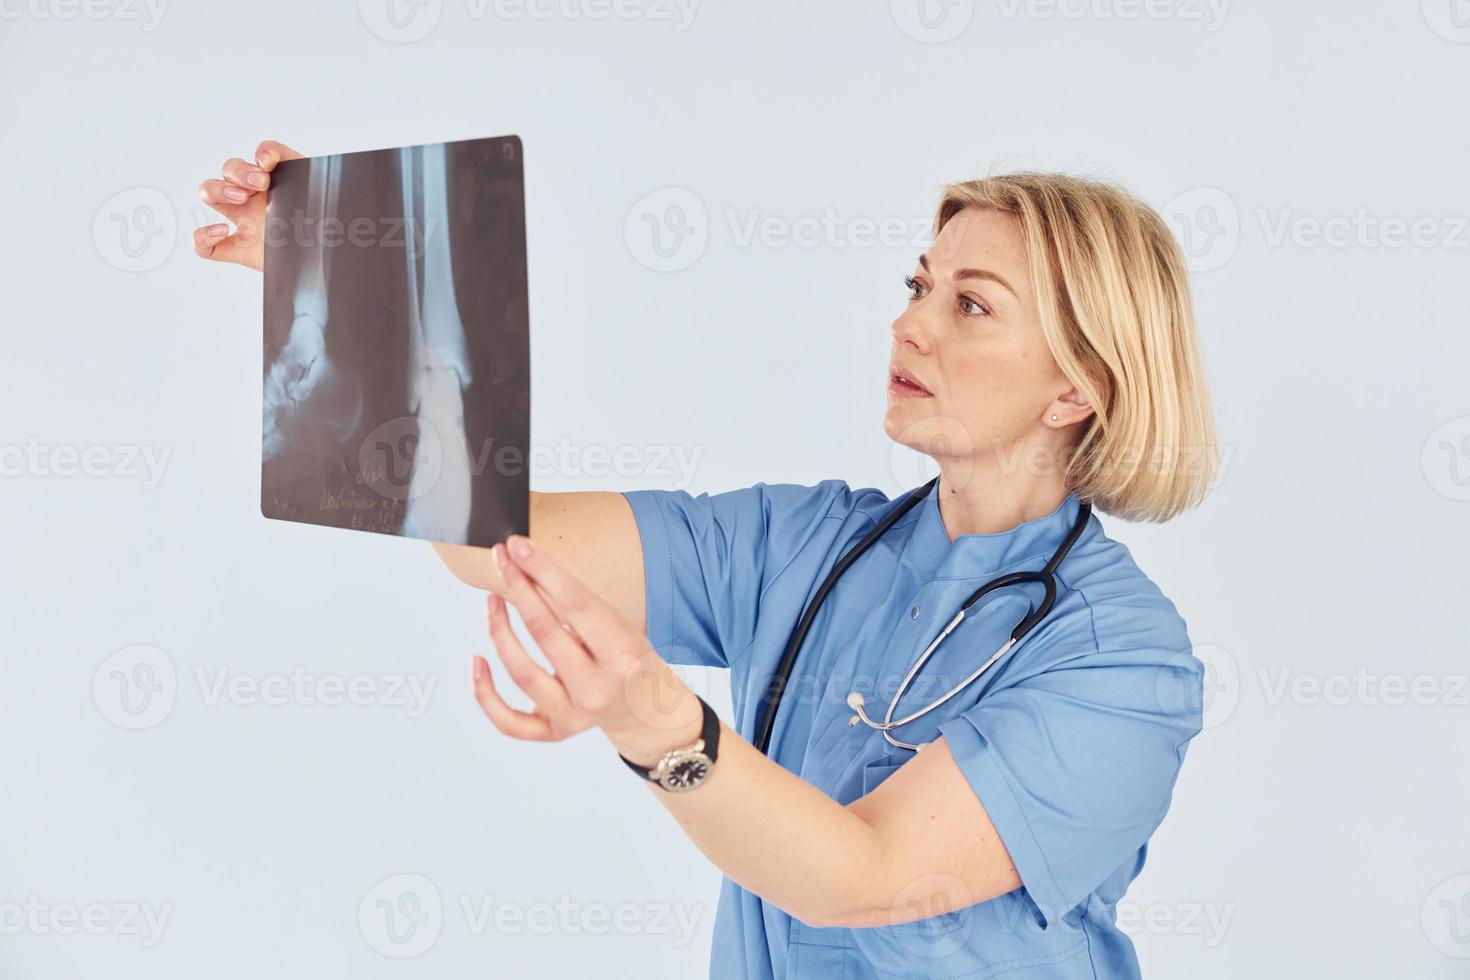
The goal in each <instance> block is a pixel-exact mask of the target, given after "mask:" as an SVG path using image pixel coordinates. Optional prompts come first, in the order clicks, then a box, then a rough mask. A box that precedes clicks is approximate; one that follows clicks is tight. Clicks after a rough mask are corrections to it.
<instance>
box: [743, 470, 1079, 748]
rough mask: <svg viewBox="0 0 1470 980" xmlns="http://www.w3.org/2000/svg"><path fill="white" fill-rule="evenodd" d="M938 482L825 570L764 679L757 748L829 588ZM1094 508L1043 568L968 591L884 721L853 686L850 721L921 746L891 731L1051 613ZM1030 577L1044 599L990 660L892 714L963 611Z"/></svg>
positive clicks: (767, 735)
mask: <svg viewBox="0 0 1470 980" xmlns="http://www.w3.org/2000/svg"><path fill="white" fill-rule="evenodd" d="M938 482H939V477H937V476H936V477H935V478H934V479H932V480H930V481H929V482H928V483H926V484H924V485H923V486H922V487H920V488H919V489H917V490H915V491H913V492H912V493H910V494H909V495H908V496H907V497H906V498H904V501H903V502H902V503H901V504H899V505H898V507H896V508H894V510H893V512H892V513H890V514H889V515H888V516H887V517H885V518H883V520H882V521H881V522H880V523H879V524H878V525H877V526H876V527H874V528H873V529H872V530H871V531H869V532H868V533H867V534H866V535H864V536H863V538H862V540H861V541H859V542H858V543H857V544H856V545H855V546H853V548H852V550H850V551H849V552H848V553H847V554H845V555H843V556H842V558H841V560H840V561H838V562H837V564H836V565H834V566H833V568H832V571H830V572H829V573H828V574H827V577H826V579H824V580H823V581H822V585H821V587H820V588H819V589H817V592H816V595H814V596H813V597H812V600H811V602H810V603H808V605H807V607H806V609H805V610H804V611H803V612H802V614H801V618H800V619H799V620H798V621H797V624H796V629H795V630H793V631H792V634H791V638H790V639H789V640H788V641H787V643H786V649H785V650H784V651H782V653H781V660H780V662H779V663H777V665H776V670H775V672H774V673H773V674H772V675H771V680H770V683H768V684H767V685H766V693H765V695H764V696H763V697H762V698H761V701H760V707H761V714H760V717H759V718H758V720H757V722H756V730H755V737H754V738H753V739H752V740H751V741H752V744H754V745H755V747H756V749H758V750H759V751H760V752H761V753H762V754H766V753H768V751H769V749H770V745H771V733H772V731H773V730H774V728H775V724H776V710H777V708H779V707H780V705H781V697H782V695H783V694H784V693H785V690H786V684H787V681H788V679H789V678H790V676H791V668H792V667H793V666H794V665H795V663H796V657H797V654H798V653H799V652H800V651H801V645H802V643H803V642H805V640H806V635H807V633H808V632H809V631H810V630H811V626H812V623H813V622H814V621H815V620H816V616H817V611H818V610H820V609H821V608H822V603H823V602H825V601H826V600H827V595H828V593H830V592H831V591H832V587H833V586H834V585H835V584H836V583H837V580H838V579H839V578H841V577H842V573H843V572H845V571H847V569H848V567H849V566H850V565H852V563H853V562H855V561H856V560H857V559H858V558H859V557H861V556H862V554H863V553H864V552H865V551H867V550H868V548H869V547H871V546H872V544H873V542H874V541H877V540H878V539H879V538H880V537H882V536H883V534H884V533H885V532H886V531H887V530H888V529H889V528H890V527H892V526H893V525H894V524H895V523H896V522H897V521H898V520H899V519H900V518H901V517H903V515H904V514H907V513H908V512H909V511H910V510H912V509H913V508H914V506H915V505H916V504H918V503H919V501H921V500H923V499H924V498H925V497H927V496H928V495H929V491H930V490H932V489H934V487H935V485H936V484H937V483H938ZM1091 514H1092V506H1091V505H1090V504H1088V503H1087V502H1085V501H1084V502H1082V504H1081V506H1080V507H1079V509H1078V513H1077V519H1076V521H1075V522H1074V523H1073V524H1072V529H1071V531H1069V532H1068V533H1067V537H1066V539H1065V540H1064V541H1063V542H1062V544H1061V546H1060V547H1058V548H1057V550H1056V552H1055V553H1054V554H1053V555H1052V556H1051V560H1050V561H1048V562H1047V563H1046V567H1045V568H1043V569H1042V570H1041V571H1039V572H1012V573H1010V574H1008V575H1002V576H1000V577H998V578H995V579H992V580H991V581H989V582H987V583H985V584H984V585H982V586H981V587H980V588H978V589H976V590H975V591H974V592H972V593H971V594H970V597H969V598H968V599H966V600H965V602H964V604H963V605H962V606H961V607H960V610H959V612H958V613H956V614H955V617H954V618H953V619H952V620H950V622H949V624H948V625H947V626H945V628H944V630H943V631H942V632H940V634H939V635H938V636H937V637H935V638H934V641H933V642H932V643H930V644H929V646H928V647H927V648H926V649H925V650H924V652H923V653H922V654H921V655H920V656H919V659H918V660H916V661H915V662H914V665H913V666H912V667H911V668H909V672H908V674H907V675H906V676H905V677H904V679H903V683H901V684H899V686H898V692H897V693H896V694H895V695H894V697H893V700H892V701H891V702H890V703H889V705H888V712H887V714H886V716H885V717H884V719H883V721H881V722H877V721H874V720H873V719H871V718H869V717H868V714H867V712H866V711H865V710H864V708H863V697H862V695H861V694H859V693H858V692H857V691H854V692H852V693H851V694H850V695H848V699H847V703H848V705H849V706H850V707H851V708H852V709H853V710H854V711H855V712H856V714H855V715H854V717H853V718H852V720H851V721H850V722H849V725H855V724H857V723H858V722H859V721H862V722H863V723H864V724H866V725H867V726H868V727H870V728H874V729H877V730H878V731H880V732H882V733H883V737H884V738H885V739H887V740H888V742H889V744H891V745H894V746H897V747H899V748H905V749H912V750H914V751H918V750H919V749H920V748H922V747H923V743H920V744H917V745H915V744H910V743H908V742H904V741H900V740H899V739H896V738H894V737H893V735H892V734H891V732H892V730H893V729H895V728H898V727H899V726H900V725H906V724H908V723H909V722H911V721H914V720H916V719H918V718H921V717H923V716H924V715H926V714H928V713H929V712H931V711H933V710H934V709H935V708H937V707H939V706H940V705H942V704H944V703H946V702H947V701H949V700H950V699H951V698H953V697H954V696H955V695H957V694H959V693H960V692H961V691H962V690H964V689H965V688H966V687H968V686H969V685H970V684H971V683H973V682H974V681H975V680H976V679H978V678H979V677H980V675H981V674H983V673H985V671H986V670H988V669H990V666H991V665H992V664H994V663H995V662H996V661H998V660H999V659H1000V658H1001V657H1002V656H1004V655H1005V654H1006V652H1007V651H1009V650H1010V649H1011V648H1012V647H1014V646H1015V645H1016V644H1017V643H1019V642H1020V641H1021V639H1022V637H1024V636H1025V635H1026V634H1027V633H1030V632H1031V630H1032V629H1033V628H1034V627H1035V626H1036V624H1037V623H1039V622H1041V621H1042V620H1043V619H1045V618H1046V617H1047V615H1048V614H1049V613H1050V612H1051V610H1052V607H1053V606H1054V605H1056V599H1057V580H1056V571H1057V569H1058V568H1059V567H1060V566H1061V564H1062V560H1063V559H1064V558H1066V556H1067V553H1068V552H1070V551H1071V550H1072V546H1073V545H1074V544H1076V543H1077V539H1078V538H1079V537H1081V535H1082V531H1083V529H1084V528H1086V526H1087V522H1088V519H1089V518H1090V516H1091ZM1030 583H1039V584H1040V585H1041V586H1042V587H1043V588H1044V589H1045V590H1046V594H1045V596H1044V597H1043V598H1042V601H1041V603H1040V604H1039V605H1038V606H1037V607H1036V608H1035V609H1031V610H1029V611H1028V612H1027V614H1026V615H1025V616H1024V617H1022V619H1021V621H1020V622H1019V623H1017V624H1016V627H1015V629H1013V630H1011V635H1010V638H1009V639H1008V640H1006V642H1005V643H1004V644H1003V645H1002V646H1001V647H1000V649H999V650H996V651H995V653H994V654H993V655H992V656H991V657H990V659H988V660H986V661H985V662H984V663H983V664H981V665H980V667H979V668H978V669H977V670H975V671H974V672H973V673H971V674H970V675H969V676H968V677H966V678H965V679H964V680H963V681H961V682H960V683H959V684H957V685H955V686H954V687H953V688H951V689H950V690H949V691H948V692H947V693H946V694H945V695H944V696H943V697H941V698H940V699H939V700H937V701H933V702H931V703H929V704H928V705H926V706H924V707H923V708H920V709H919V710H918V711H915V712H912V713H910V714H908V715H906V716H904V717H903V718H899V719H897V720H894V717H893V716H894V714H895V713H896V712H897V710H898V702H899V699H901V698H902V697H903V694H904V692H905V691H906V690H908V687H909V684H910V683H911V682H912V681H913V679H914V675H916V674H917V673H918V672H919V670H920V669H921V668H922V667H923V666H924V664H925V663H926V662H927V661H928V659H929V657H930V656H931V655H932V654H933V653H934V650H935V648H937V647H938V646H939V644H940V642H941V641H943V640H944V638H945V637H946V636H948V635H949V634H950V633H952V632H953V631H954V629H955V627H957V626H959V624H960V622H961V621H962V620H963V619H964V618H965V614H966V613H967V612H968V611H969V609H970V607H971V606H973V605H974V604H975V603H976V602H978V601H980V599H982V598H983V597H984V596H986V595H988V594H989V593H991V592H994V591H996V590H997V589H1004V588H1009V587H1011V586H1016V585H1025V584H1030Z"/></svg>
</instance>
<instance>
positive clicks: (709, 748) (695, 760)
mask: <svg viewBox="0 0 1470 980" xmlns="http://www.w3.org/2000/svg"><path fill="white" fill-rule="evenodd" d="M694 697H695V699H696V700H697V701H699V707H700V709H701V710H702V711H703V712H704V723H703V727H701V728H700V730H699V741H697V742H695V743H694V744H693V745H686V746H684V747H683V748H682V749H674V750H673V751H672V752H667V753H665V754H664V757H663V758H662V759H660V760H658V765H656V766H654V767H653V768H652V769H645V768H643V767H642V766H640V765H639V764H638V763H636V762H633V761H631V760H630V759H629V758H628V757H627V756H625V755H623V754H622V753H621V752H619V753H618V758H619V759H622V760H623V762H624V763H625V764H626V765H627V766H628V768H629V769H631V770H633V771H634V772H636V773H637V774H638V775H640V776H642V777H643V778H644V779H646V780H648V781H649V782H651V783H654V784H656V785H658V786H660V787H661V788H663V789H666V790H668V791H669V792H670V793H683V792H685V791H686V790H691V789H693V788H694V787H696V786H698V785H699V784H700V783H702V782H704V781H705V779H707V778H708V777H709V772H710V769H711V768H712V767H713V766H714V764H715V756H716V753H717V752H718V751H719V747H720V719H719V716H717V715H716V714H715V711H714V709H713V708H711V707H710V706H709V705H708V704H707V703H705V700H704V698H702V697H700V696H699V695H697V694H696V695H695V696H694Z"/></svg>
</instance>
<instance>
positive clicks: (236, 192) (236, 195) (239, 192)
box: [225, 187, 250, 203]
mask: <svg viewBox="0 0 1470 980" xmlns="http://www.w3.org/2000/svg"><path fill="white" fill-rule="evenodd" d="M249 196H250V195H249V194H246V193H245V191H244V190H243V189H242V188H239V187H226V188H225V200H227V201H235V202H237V203H238V202H241V201H244V200H245V199H246V198H247V197H249Z"/></svg>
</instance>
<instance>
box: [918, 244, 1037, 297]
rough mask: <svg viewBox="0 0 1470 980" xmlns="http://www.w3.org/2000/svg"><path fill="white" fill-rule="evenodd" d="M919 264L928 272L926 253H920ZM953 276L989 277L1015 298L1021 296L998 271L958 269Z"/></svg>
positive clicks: (964, 277) (969, 277) (962, 277)
mask: <svg viewBox="0 0 1470 980" xmlns="http://www.w3.org/2000/svg"><path fill="white" fill-rule="evenodd" d="M919 265H921V266H923V267H924V271H925V272H928V271H929V256H928V255H921V256H919ZM953 278H955V279H989V280H990V281H991V282H997V283H1000V284H1001V285H1002V286H1004V287H1005V288H1006V289H1007V290H1008V291H1009V292H1010V294H1011V295H1012V296H1014V297H1016V299H1018V300H1019V299H1020V298H1021V294H1020V293H1018V292H1016V290H1015V288H1014V287H1013V286H1012V285H1011V284H1010V283H1008V282H1006V281H1005V277H1004V276H1002V275H1001V274H1000V273H998V272H991V271H990V270H989V269H960V270H959V271H958V272H956V273H955V274H954V276H953Z"/></svg>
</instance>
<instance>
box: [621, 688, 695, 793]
mask: <svg viewBox="0 0 1470 980" xmlns="http://www.w3.org/2000/svg"><path fill="white" fill-rule="evenodd" d="M694 699H695V700H696V701H698V702H699V709H700V711H701V712H703V720H702V722H701V724H700V729H699V738H700V741H702V742H703V743H704V747H703V748H702V749H700V751H701V752H703V753H704V754H705V756H706V757H707V758H708V759H709V761H710V764H711V765H713V764H714V761H715V756H716V754H717V753H718V751H719V747H720V716H719V715H717V714H715V709H714V708H711V707H710V706H709V703H708V702H707V701H705V699H704V698H702V697H700V696H699V695H697V694H696V695H694ZM680 748H684V746H680ZM674 751H676V752H677V751H679V749H675V750H674ZM618 758H619V759H622V760H623V764H624V765H626V766H627V767H628V768H629V769H631V770H633V771H634V772H636V773H637V774H638V775H640V776H642V777H643V778H644V779H646V780H648V781H649V782H651V783H657V782H658V780H656V779H654V778H653V773H654V770H653V769H646V768H644V767H643V766H640V765H639V764H638V763H636V762H634V761H632V760H631V759H629V758H628V757H627V756H625V755H623V753H621V752H619V753H618Z"/></svg>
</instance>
